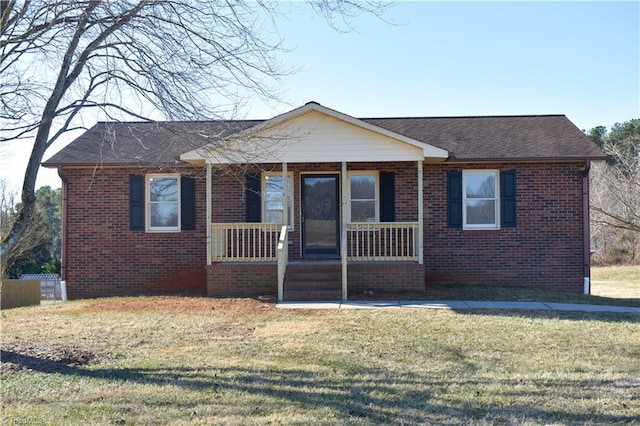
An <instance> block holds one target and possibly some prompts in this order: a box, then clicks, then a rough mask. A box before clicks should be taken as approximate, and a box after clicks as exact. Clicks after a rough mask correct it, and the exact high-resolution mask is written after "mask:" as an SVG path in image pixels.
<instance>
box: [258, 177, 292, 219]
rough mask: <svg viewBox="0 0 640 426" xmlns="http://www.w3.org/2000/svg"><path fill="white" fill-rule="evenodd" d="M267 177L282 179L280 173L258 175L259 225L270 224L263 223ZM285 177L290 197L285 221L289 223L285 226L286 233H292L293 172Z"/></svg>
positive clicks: (265, 208)
mask: <svg viewBox="0 0 640 426" xmlns="http://www.w3.org/2000/svg"><path fill="white" fill-rule="evenodd" d="M269 176H278V177H282V172H262V173H261V174H260V194H261V197H260V198H261V200H260V203H261V208H260V210H261V212H260V222H261V223H271V222H265V216H266V212H267V177H269ZM287 177H288V178H289V195H290V199H289V204H288V206H289V213H290V214H289V215H288V216H287V220H288V221H289V223H288V224H287V230H288V231H293V229H294V224H295V220H294V217H293V216H294V212H295V208H294V207H295V204H294V193H295V192H294V188H293V186H294V183H293V182H294V180H293V178H294V176H293V172H287Z"/></svg>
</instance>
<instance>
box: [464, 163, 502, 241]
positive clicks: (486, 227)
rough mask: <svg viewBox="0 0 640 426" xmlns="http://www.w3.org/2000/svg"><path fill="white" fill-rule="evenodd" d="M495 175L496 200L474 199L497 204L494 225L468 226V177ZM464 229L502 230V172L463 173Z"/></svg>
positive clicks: (490, 170) (475, 171)
mask: <svg viewBox="0 0 640 426" xmlns="http://www.w3.org/2000/svg"><path fill="white" fill-rule="evenodd" d="M488 173H492V174H493V175H494V178H495V179H494V181H495V192H494V198H472V199H476V200H477V199H480V200H493V201H494V202H495V216H494V223H493V224H468V223H467V176H469V175H473V174H488ZM462 229H466V230H499V229H500V170H497V169H474V170H463V171H462Z"/></svg>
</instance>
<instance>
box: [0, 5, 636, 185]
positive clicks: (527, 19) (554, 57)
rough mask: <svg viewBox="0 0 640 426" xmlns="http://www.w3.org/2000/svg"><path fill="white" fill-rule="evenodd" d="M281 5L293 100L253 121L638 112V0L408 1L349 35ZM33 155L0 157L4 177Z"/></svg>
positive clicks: (612, 117) (582, 121) (52, 177)
mask: <svg viewBox="0 0 640 426" xmlns="http://www.w3.org/2000/svg"><path fill="white" fill-rule="evenodd" d="M283 11H284V16H283V17H282V18H280V19H279V20H278V22H277V25H278V29H279V32H280V35H281V36H282V37H283V38H284V40H285V46H286V47H287V48H289V49H291V51H290V52H288V53H285V54H282V55H280V56H279V59H280V60H281V61H282V64H283V66H284V67H285V68H287V67H291V68H300V71H298V72H296V73H295V74H292V75H290V76H286V77H284V78H282V80H281V81H280V82H279V83H277V84H276V89H279V90H280V91H281V93H282V96H281V98H282V99H283V100H284V101H285V102H282V103H273V102H272V103H270V104H269V105H267V104H266V103H265V102H263V101H261V100H259V99H252V100H251V101H249V102H248V103H247V105H246V106H245V109H244V110H242V111H241V113H242V116H245V117H246V118H270V117H272V116H274V115H277V114H279V113H283V112H286V111H288V110H290V109H292V108H295V107H298V106H300V105H302V104H304V103H305V102H308V101H311V100H314V101H317V102H320V103H321V104H323V105H325V106H327V107H330V108H333V109H336V110H338V111H340V112H343V113H346V114H349V115H352V116H354V117H381V116H466V115H522V114H566V115H567V116H568V117H569V119H571V120H572V121H573V122H574V123H575V124H576V126H578V127H579V128H580V129H590V128H592V127H594V126H597V125H604V126H607V127H609V126H611V125H613V124H614V123H616V122H623V121H626V120H629V119H632V118H639V117H640V86H639V85H640V33H639V28H640V3H639V2H562V3H560V2H469V3H467V2H400V3H398V4H397V5H396V6H395V7H393V8H392V9H390V10H389V11H388V12H387V13H386V14H385V15H384V19H385V20H387V21H390V22H392V24H389V23H385V22H383V21H382V20H380V19H378V18H376V17H373V16H361V17H359V18H357V19H354V20H353V21H352V25H353V27H354V28H355V30H354V31H352V32H348V33H341V32H337V31H335V30H333V29H331V28H330V27H329V26H328V25H327V24H326V22H325V21H324V20H323V19H322V18H321V17H318V16H313V15H312V14H311V13H310V12H308V11H306V12H305V11H303V9H302V8H300V7H299V5H295V4H294V5H293V6H286V5H285V6H283ZM60 148H61V145H57V146H54V149H53V150H51V151H49V152H48V153H47V157H48V156H50V155H52V154H53V153H54V152H55V151H56V150H58V149H60ZM27 158H28V153H20V152H17V151H16V152H15V153H14V155H13V156H8V157H7V158H6V159H5V158H1V159H0V167H2V169H3V173H2V175H3V176H12V175H13V176H18V175H19V174H21V169H20V164H22V170H23V168H24V167H25V166H26V161H27ZM3 163H4V164H3ZM40 175H41V176H40V179H39V181H38V185H43V184H49V185H52V186H59V185H60V184H59V181H58V179H57V177H56V176H57V175H56V173H55V172H54V171H47V172H45V173H41V174H40ZM0 177H1V176H0ZM10 182H11V183H12V184H15V185H16V186H19V185H20V184H21V178H18V179H16V178H15V177H14V178H13V179H11V181H10Z"/></svg>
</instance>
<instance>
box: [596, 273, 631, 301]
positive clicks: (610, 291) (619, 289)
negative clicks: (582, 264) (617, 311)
mask: <svg viewBox="0 0 640 426" xmlns="http://www.w3.org/2000/svg"><path fill="white" fill-rule="evenodd" d="M591 279H592V284H591V294H593V295H594V296H601V297H610V298H619V299H638V300H640V266H608V267H594V268H591Z"/></svg>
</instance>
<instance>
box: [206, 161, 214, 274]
mask: <svg viewBox="0 0 640 426" xmlns="http://www.w3.org/2000/svg"><path fill="white" fill-rule="evenodd" d="M211 186H212V185H211V163H207V189H206V190H207V196H206V203H207V210H206V211H207V266H211V256H212V254H213V253H212V252H213V250H212V244H213V240H212V239H211V202H212V200H211Z"/></svg>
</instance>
